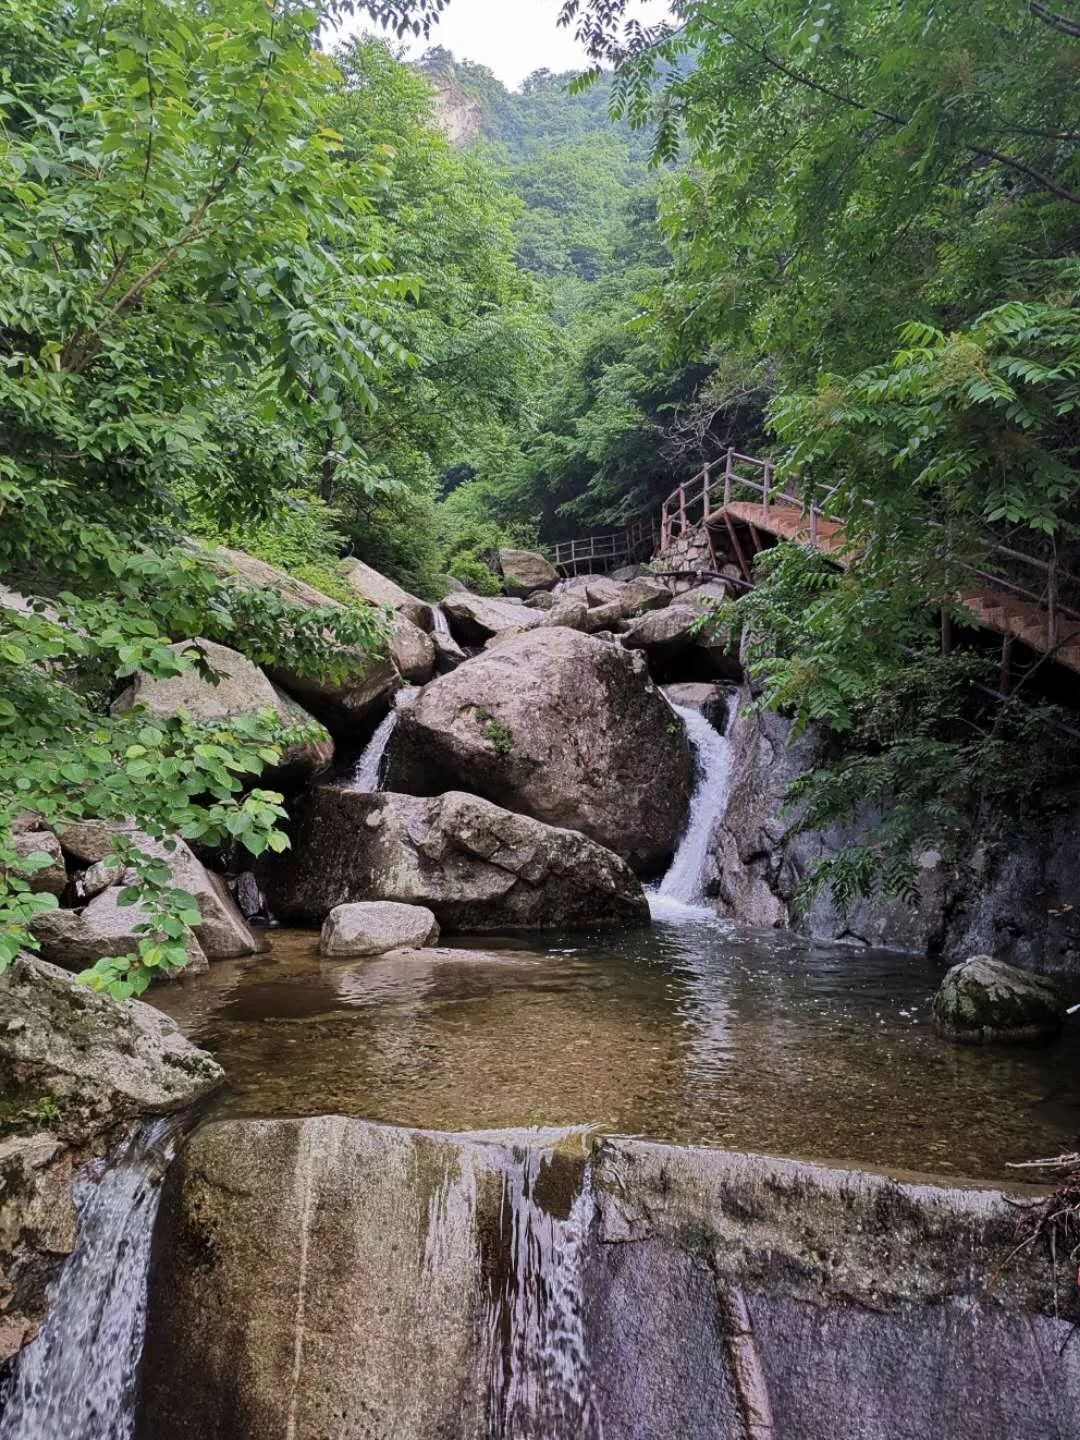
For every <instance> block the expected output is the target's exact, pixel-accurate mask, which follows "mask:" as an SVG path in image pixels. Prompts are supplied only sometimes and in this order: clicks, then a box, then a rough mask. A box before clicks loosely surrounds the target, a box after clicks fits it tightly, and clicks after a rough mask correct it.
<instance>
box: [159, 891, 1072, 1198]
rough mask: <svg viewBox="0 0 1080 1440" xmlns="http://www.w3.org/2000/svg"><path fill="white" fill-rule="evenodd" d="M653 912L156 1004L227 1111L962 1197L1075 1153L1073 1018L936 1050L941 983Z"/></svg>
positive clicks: (871, 956)
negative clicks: (201, 1061) (579, 1139)
mask: <svg viewBox="0 0 1080 1440" xmlns="http://www.w3.org/2000/svg"><path fill="white" fill-rule="evenodd" d="M663 916H664V912H663V911H662V910H661V911H660V914H659V916H658V918H657V921H656V923H655V924H654V926H653V927H652V929H651V930H644V929H643V930H633V931H624V932H607V933H604V934H602V935H601V934H597V935H582V934H577V935H567V936H561V937H553V936H552V935H551V934H550V933H547V934H545V935H544V936H543V937H539V936H537V937H532V938H531V940H530V939H529V938H525V939H522V938H520V937H517V938H513V939H508V938H502V939H498V940H493V939H492V937H490V936H488V937H484V938H482V939H480V940H478V941H472V942H468V941H466V940H465V939H463V938H460V939H455V940H454V941H453V942H452V945H451V948H449V949H445V950H441V951H438V952H429V953H428V954H427V955H426V956H425V958H422V959H411V960H405V961H401V960H386V959H379V960H365V961H359V962H344V963H343V962H340V961H322V960H320V958H319V956H318V953H317V936H316V935H314V934H309V933H301V932H296V931H291V932H290V931H278V932H276V933H274V934H273V935H272V937H271V940H272V946H273V953H272V955H267V956H260V957H256V958H255V959H253V960H246V961H234V962H225V963H219V964H217V965H215V966H213V967H212V969H211V972H210V974H209V975H208V976H204V977H202V978H200V979H197V980H195V981H194V982H189V983H188V984H186V985H184V986H177V987H171V988H170V989H169V990H165V989H164V988H162V989H161V990H159V991H156V992H155V994H154V996H153V998H154V1001H155V1003H156V1004H158V1005H159V1006H160V1008H162V1009H164V1010H167V1011H168V1012H169V1013H171V1014H173V1015H174V1016H175V1018H176V1019H177V1020H178V1021H179V1023H180V1024H181V1025H182V1027H183V1028H184V1029H185V1031H186V1032H187V1034H188V1035H189V1036H191V1038H192V1039H194V1040H196V1041H198V1042H199V1043H200V1044H202V1045H205V1046H207V1047H208V1048H209V1049H210V1050H212V1051H214V1053H215V1054H217V1056H218V1057H219V1059H220V1060H221V1061H222V1063H223V1064H224V1066H225V1068H226V1070H227V1072H228V1075H229V1088H228V1089H227V1090H226V1091H225V1092H224V1093H223V1095H222V1096H221V1098H220V1100H219V1102H218V1113H221V1114H230V1115H315V1114H326V1113H337V1114H344V1115H355V1116H360V1117H364V1118H366V1119H372V1120H381V1121H386V1122H390V1123H396V1124H404V1125H415V1126H421V1127H427V1128H434V1129H444V1130H476V1129H486V1128H495V1127H504V1126H526V1125H568V1124H585V1125H594V1126H596V1127H598V1128H599V1129H602V1130H607V1131H611V1132H617V1133H621V1134H631V1135H634V1134H639V1135H645V1136H648V1137H650V1138H653V1139H659V1140H666V1141H673V1142H683V1143H689V1144H704V1145H721V1146H726V1147H732V1148H736V1149H748V1150H758V1151H763V1152H766V1153H777V1154H785V1155H793V1156H798V1157H803V1158H807V1159H815V1160H825V1161H835V1162H838V1163H845V1164H859V1165H864V1166H869V1167H873V1168H879V1169H887V1170H903V1171H917V1172H923V1173H930V1174H939V1175H949V1176H956V1177H968V1178H974V1179H1006V1178H1008V1176H1009V1172H1008V1171H1007V1170H1006V1169H1005V1162H1007V1161H1017V1160H1028V1159H1032V1158H1035V1157H1039V1156H1044V1155H1049V1154H1055V1153H1058V1152H1059V1151H1060V1150H1062V1149H1064V1148H1070V1149H1071V1148H1073V1147H1074V1146H1075V1142H1076V1138H1077V1133H1078V1131H1080V1045H1078V1044H1077V1036H1076V1030H1075V1022H1074V1028H1073V1029H1071V1030H1067V1031H1066V1033H1065V1034H1064V1035H1063V1036H1062V1037H1061V1038H1060V1039H1059V1040H1057V1041H1055V1042H1053V1043H1052V1044H1050V1045H1047V1046H1039V1047H1033V1048H992V1049H987V1048H981V1049H975V1048H966V1047H961V1046H955V1045H951V1044H948V1043H946V1042H945V1041H943V1040H941V1039H939V1038H938V1037H937V1036H936V1035H935V1034H934V1031H933V1029H932V1026H931V1024H930V1013H929V1011H930V999H931V996H932V994H933V991H934V989H935V987H936V985H937V982H938V980H939V978H940V975H941V972H942V968H943V967H941V966H939V965H936V964H934V963H932V962H930V961H927V960H924V959H921V958H919V957H917V956H915V957H913V956H910V955H900V954H895V953H886V952H871V951H863V950H855V949H849V948H839V947H814V946H808V945H807V944H805V943H804V942H802V941H800V940H797V939H794V938H792V937H790V936H782V935H777V934H774V933H773V932H755V931H748V930H746V929H744V928H742V927H737V926H734V925H731V924H728V923H726V922H722V921H718V920H715V919H707V918H704V917H702V918H693V917H691V918H689V919H687V918H686V916H685V915H683V916H682V918H681V923H674V922H673V921H671V920H665V919H664V918H663ZM468 943H472V944H475V945H477V946H479V947H482V948H483V949H484V950H485V951H487V952H489V957H488V958H487V959H484V960H480V961H475V962H474V961H470V960H469V959H467V958H466V957H463V956H460V955H459V954H457V953H455V948H454V947H461V946H464V945H466V944H468ZM530 943H531V944H533V945H535V946H536V947H537V949H536V950H535V951H532V950H530V949H529V945H530ZM541 944H543V946H544V947H545V951H546V953H544V952H541V951H540V950H539V946H540V945H541ZM496 946H497V947H499V948H498V949H497V950H495V949H494V947H496Z"/></svg>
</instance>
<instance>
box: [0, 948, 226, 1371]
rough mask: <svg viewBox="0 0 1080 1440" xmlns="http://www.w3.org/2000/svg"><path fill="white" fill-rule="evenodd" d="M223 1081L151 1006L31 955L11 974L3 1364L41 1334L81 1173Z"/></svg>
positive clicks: (2, 1170)
mask: <svg viewBox="0 0 1080 1440" xmlns="http://www.w3.org/2000/svg"><path fill="white" fill-rule="evenodd" d="M223 1079H224V1075H223V1072H222V1070H221V1067H220V1066H219V1065H218V1064H217V1062H216V1061H215V1060H214V1059H213V1057H212V1056H210V1055H208V1054H206V1052H205V1051H202V1050H198V1049H196V1047H195V1046H194V1045H192V1044H190V1042H189V1041H187V1040H185V1039H184V1037H183V1036H182V1035H181V1033H180V1031H179V1030H178V1028H177V1026H176V1024H175V1023H174V1022H173V1021H172V1020H170V1019H169V1018H168V1017H167V1016H165V1015H162V1014H160V1013H159V1012H158V1011H157V1010H154V1009H152V1008H151V1007H150V1006H149V1005H143V1004H141V1003H140V1002H138V1001H129V1002H126V1003H122V1002H120V1001H118V1000H113V999H111V998H110V997H109V996H108V995H99V994H96V993H95V992H94V991H92V990H89V989H87V988H86V987H85V986H83V985H78V984H76V983H75V981H74V980H73V978H72V977H71V976H70V975H69V974H67V973H66V972H65V971H63V970H59V969H57V968H56V967H55V966H54V965H49V964H47V963H46V962H45V961H43V960H40V959H37V958H36V957H33V956H30V955H20V956H18V957H17V958H16V959H15V961H14V962H13V964H12V965H11V966H10V967H9V969H8V970H7V971H6V972H5V973H4V974H3V975H0V1097H2V1098H0V1361H2V1360H4V1359H6V1358H7V1357H9V1356H10V1355H13V1354H15V1353H16V1352H17V1351H18V1350H19V1349H20V1348H21V1347H22V1345H24V1344H25V1343H26V1341H27V1340H29V1339H31V1338H32V1337H33V1335H34V1333H35V1330H36V1328H37V1325H38V1324H39V1323H40V1321H41V1319H42V1318H43V1316H44V1314H45V1311H46V1308H47V1304H48V1289H49V1284H50V1282H51V1281H52V1279H53V1277H54V1276H55V1274H56V1271H57V1269H58V1268H59V1266H60V1264H61V1262H62V1261H63V1259H64V1257H65V1256H66V1255H67V1254H68V1253H70V1251H71V1249H72V1247H73V1246H74V1243H75V1207H74V1202H73V1199H72V1193H71V1181H72V1179H73V1177H74V1175H75V1172H76V1170H77V1169H78V1167H79V1166H80V1165H82V1164H83V1163H84V1162H85V1161H87V1160H89V1159H92V1158H94V1157H96V1156H99V1155H101V1154H103V1153H104V1152H105V1151H106V1150H107V1149H108V1148H109V1146H110V1145H111V1143H112V1141H113V1139H114V1138H115V1137H116V1135H117V1134H118V1133H119V1132H118V1127H120V1126H122V1124H123V1122H130V1121H134V1120H135V1119H137V1118H139V1117H141V1116H144V1115H160V1114H167V1113H170V1112H172V1111H175V1110H180V1109H183V1108H185V1107H186V1106H188V1105H190V1104H192V1103H193V1102H194V1101H196V1100H198V1099H200V1098H201V1097H202V1096H204V1095H206V1094H208V1093H209V1092H210V1091H212V1090H214V1089H215V1088H216V1087H217V1086H218V1085H220V1084H221V1082H222V1080H223Z"/></svg>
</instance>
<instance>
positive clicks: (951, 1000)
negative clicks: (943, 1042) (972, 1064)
mask: <svg viewBox="0 0 1080 1440" xmlns="http://www.w3.org/2000/svg"><path fill="white" fill-rule="evenodd" d="M1064 1021H1065V998H1064V996H1063V995H1062V993H1061V991H1060V990H1059V988H1058V987H1057V985H1055V984H1054V982H1053V981H1052V980H1047V979H1046V978H1045V977H1044V976H1041V975H1033V974H1032V973H1031V972H1030V971H1029V970H1020V969H1018V968H1017V967H1016V966H1015V965H1004V964H1002V962H1001V961H1000V960H995V959H993V957H992V956H990V955H973V956H972V957H971V958H970V959H969V960H964V961H962V962H961V963H960V964H959V965H954V966H953V967H952V969H951V970H950V971H949V972H948V974H947V975H946V976H945V979H944V980H943V981H942V982H941V987H940V989H939V990H938V992H937V994H936V995H935V996H934V1024H935V1026H936V1027H937V1029H938V1030H939V1031H940V1032H941V1034H943V1035H945V1036H947V1037H948V1038H949V1039H950V1040H959V1041H961V1042H964V1043H967V1044H972V1045H982V1044H991V1043H994V1042H998V1043H1002V1042H1018V1041H1025V1040H1041V1039H1043V1038H1045V1037H1046V1036H1048V1035H1056V1034H1057V1032H1058V1031H1059V1030H1060V1029H1061V1027H1062V1025H1063V1024H1064Z"/></svg>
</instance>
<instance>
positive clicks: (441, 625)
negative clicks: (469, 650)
mask: <svg viewBox="0 0 1080 1440" xmlns="http://www.w3.org/2000/svg"><path fill="white" fill-rule="evenodd" d="M431 628H432V630H433V631H434V632H435V634H436V635H449V634H450V621H449V620H447V618H446V615H445V613H444V612H443V608H442V606H441V605H432V607H431Z"/></svg>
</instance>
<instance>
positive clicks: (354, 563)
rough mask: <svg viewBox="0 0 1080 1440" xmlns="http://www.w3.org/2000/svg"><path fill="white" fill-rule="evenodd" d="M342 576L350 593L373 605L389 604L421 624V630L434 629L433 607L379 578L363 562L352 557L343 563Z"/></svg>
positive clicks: (387, 579)
mask: <svg viewBox="0 0 1080 1440" xmlns="http://www.w3.org/2000/svg"><path fill="white" fill-rule="evenodd" d="M341 575H342V579H343V580H344V581H345V584H346V585H348V587H349V589H350V590H354V591H355V592H356V594H357V595H359V596H360V597H361V598H362V599H364V600H367V601H368V602H369V603H370V604H372V605H388V606H389V607H390V609H391V610H396V611H398V612H399V613H400V614H402V615H404V616H405V618H406V619H407V620H411V621H412V623H413V624H414V625H418V626H419V627H420V629H421V630H430V629H431V606H430V605H428V604H427V602H426V601H424V600H421V599H419V598H418V597H417V596H416V595H410V594H409V592H408V590H404V589H402V587H401V586H400V585H398V584H397V583H396V581H394V580H391V579H390V578H389V577H388V576H386V575H380V574H379V572H378V570H373V569H372V568H371V566H370V565H365V564H364V562H363V561H362V560H357V559H355V558H351V559H349V560H343V561H342V563H341Z"/></svg>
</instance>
